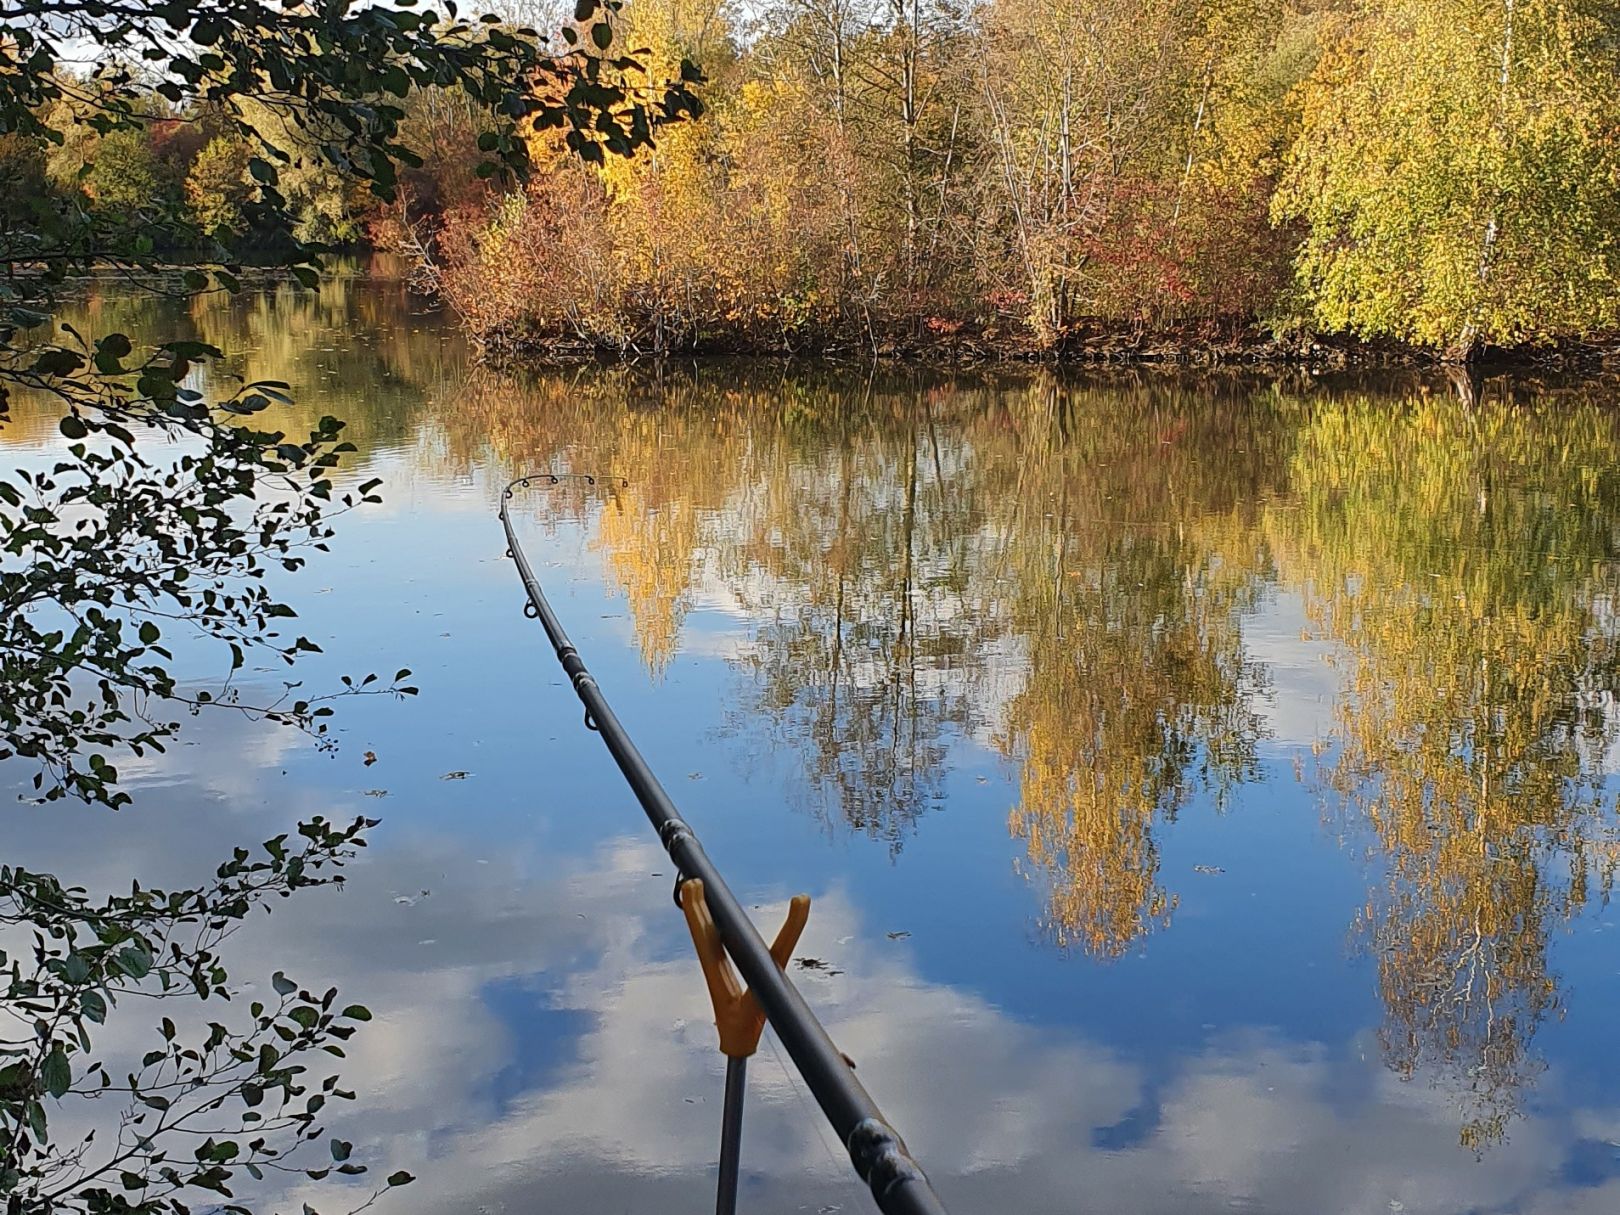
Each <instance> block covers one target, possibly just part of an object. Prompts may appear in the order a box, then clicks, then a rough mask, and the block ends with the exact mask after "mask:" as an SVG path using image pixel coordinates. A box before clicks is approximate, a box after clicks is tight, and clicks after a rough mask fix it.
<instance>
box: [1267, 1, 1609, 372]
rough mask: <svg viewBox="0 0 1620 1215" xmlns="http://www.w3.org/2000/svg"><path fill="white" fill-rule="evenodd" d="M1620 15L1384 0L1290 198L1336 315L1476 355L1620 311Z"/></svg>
mask: <svg viewBox="0 0 1620 1215" xmlns="http://www.w3.org/2000/svg"><path fill="white" fill-rule="evenodd" d="M1616 35H1617V27H1616V23H1615V15H1614V7H1613V5H1610V4H1601V3H1592V2H1584V0H1583V2H1575V3H1570V2H1567V0H1466V2H1464V3H1446V4H1438V3H1434V2H1433V0H1381V2H1380V3H1376V4H1373V5H1371V6H1369V9H1368V11H1367V13H1366V16H1365V17H1364V18H1363V19H1362V20H1361V21H1359V22H1357V23H1355V24H1354V25H1352V26H1351V27H1350V28H1349V29H1348V31H1347V33H1346V35H1345V37H1344V39H1343V41H1342V42H1341V44H1340V45H1339V46H1337V47H1336V48H1335V49H1334V51H1333V52H1332V53H1331V54H1330V55H1329V56H1328V57H1326V59H1325V60H1324V61H1323V63H1322V66H1321V68H1320V70H1319V71H1318V73H1317V75H1316V77H1315V79H1314V80H1313V81H1312V84H1311V87H1310V89H1309V90H1308V101H1307V109H1306V119H1305V128H1304V131H1303V133H1302V135H1301V137H1300V139H1299V142H1298V143H1297V144H1296V146H1295V149H1294V153H1293V158H1292V163H1291V165H1290V170H1289V174H1288V178H1287V180H1286V182H1285V184H1284V187H1283V189H1282V191H1281V192H1280V193H1279V195H1278V198H1277V203H1276V210H1277V213H1278V215H1279V216H1280V217H1283V218H1297V219H1300V220H1304V221H1305V222H1307V223H1308V225H1309V232H1308V235H1307V237H1306V239H1305V242H1304V245H1303V247H1302V249H1301V253H1300V258H1299V274H1300V277H1301V280H1302V282H1303V283H1304V284H1305V286H1306V287H1307V288H1308V289H1309V291H1310V293H1311V296H1312V298H1313V300H1314V303H1315V309H1316V315H1317V318H1318V320H1319V322H1320V323H1321V324H1322V325H1324V326H1326V327H1328V328H1332V329H1352V330H1355V331H1357V332H1360V333H1364V334H1369V335H1390V336H1394V337H1398V338H1403V339H1406V340H1410V341H1414V342H1418V343H1421V344H1424V345H1429V346H1436V347H1442V348H1446V349H1449V350H1450V351H1452V352H1453V353H1455V354H1458V355H1467V354H1469V353H1471V352H1472V351H1473V350H1474V349H1476V348H1477V347H1478V346H1479V345H1480V344H1481V343H1493V344H1511V343H1519V342H1540V341H1547V340H1549V339H1552V338H1555V337H1558V336H1561V335H1565V334H1579V333H1584V332H1591V331H1593V330H1601V329H1604V328H1608V327H1612V326H1614V325H1616V324H1620V236H1617V232H1620V147H1617V146H1616V144H1615V141H1614V136H1613V132H1614V130H1615V127H1616V123H1620V93H1617V91H1616V89H1615V87H1614V82H1615V80H1616V79H1617V78H1620V39H1617V36H1616Z"/></svg>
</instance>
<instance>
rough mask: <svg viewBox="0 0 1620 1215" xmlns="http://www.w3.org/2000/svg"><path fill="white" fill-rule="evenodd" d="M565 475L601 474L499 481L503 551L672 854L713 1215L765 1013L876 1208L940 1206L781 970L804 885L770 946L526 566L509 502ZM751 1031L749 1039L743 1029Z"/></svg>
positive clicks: (800, 912) (729, 1192) (733, 1168)
mask: <svg viewBox="0 0 1620 1215" xmlns="http://www.w3.org/2000/svg"><path fill="white" fill-rule="evenodd" d="M565 479H569V480H583V481H584V482H585V483H586V485H587V486H588V487H589V486H595V485H596V483H597V480H596V478H595V477H589V476H585V477H574V476H570V477H566V478H565V476H564V475H563V474H559V473H549V472H548V473H531V474H530V475H528V476H525V477H519V478H517V479H516V480H514V481H512V482H511V483H510V484H509V485H507V487H506V489H505V491H504V492H503V493H502V495H501V505H500V511H499V514H500V520H501V526H502V527H503V528H504V529H505V530H506V555H507V556H508V557H510V558H511V559H512V560H513V562H515V563H516V565H517V570H518V576H519V577H520V578H521V579H522V580H523V589H524V591H525V593H526V594H527V596H528V602H527V603H526V604H525V605H524V608H523V614H524V615H525V616H527V617H529V618H530V619H537V620H539V621H540V623H541V625H542V626H543V627H544V628H545V630H546V637H547V638H548V639H549V640H550V642H551V648H552V649H553V650H554V651H555V652H556V655H557V661H558V662H559V663H561V664H562V669H563V671H564V672H565V673H566V674H567V675H568V678H569V680H570V681H571V682H572V683H573V686H574V692H575V693H576V694H577V695H578V696H579V699H580V702H581V703H582V704H583V705H584V706H585V726H586V728H587V729H589V730H593V731H595V732H596V733H598V734H600V735H601V736H602V741H603V743H605V744H606V745H607V749H608V751H609V752H610V753H611V754H612V756H613V760H614V762H615V763H616V764H617V765H618V767H619V771H620V773H622V774H623V776H624V779H625V781H626V783H627V784H629V786H630V789H631V791H632V792H633V793H634V794H635V795H636V800H637V801H638V802H640V803H641V808H642V810H643V811H645V812H646V815H647V819H648V821H649V822H651V823H652V825H653V829H654V830H656V831H657V832H658V839H659V841H660V842H661V843H662V844H663V845H664V850H665V851H666V852H667V853H668V854H669V857H670V860H672V861H673V862H674V863H675V868H676V873H677V877H676V883H675V897H676V901H677V902H678V903H679V904H680V906H681V908H682V910H683V911H684V912H685V914H686V918H687V923H688V925H689V927H690V928H691V930H692V938H693V941H694V943H695V944H696V945H697V948H698V954H699V958H700V960H701V961H702V963H703V970H704V977H705V978H706V979H707V980H708V984H709V992H710V995H711V997H712V998H713V999H714V1002H715V1021H716V1026H717V1028H718V1029H719V1030H720V1039H721V1050H722V1052H723V1053H725V1055H726V1057H727V1061H726V1110H725V1114H724V1116H723V1127H722V1137H721V1164H720V1190H719V1202H718V1210H719V1211H720V1213H721V1215H729V1212H730V1210H731V1209H733V1208H734V1206H735V1202H736V1178H737V1161H738V1147H739V1142H740V1138H741V1132H742V1093H743V1085H744V1079H745V1073H744V1070H743V1065H745V1064H746V1060H747V1057H748V1055H751V1054H752V1053H753V1045H754V1044H755V1043H757V1042H758V1040H759V1033H760V1030H761V1029H763V1023H764V1022H766V1021H769V1022H770V1025H771V1028H772V1029H774V1030H775V1031H776V1035H777V1037H778V1038H779V1039H780V1040H781V1042H782V1045H783V1047H784V1048H786V1050H787V1053H788V1057H789V1058H791V1059H792V1060H793V1063H794V1065H795V1066H796V1067H797V1068H798V1069H799V1074H800V1075H801V1076H803V1077H804V1081H805V1083H806V1084H807V1085H808V1086H809V1088H810V1092H811V1093H812V1094H813V1095H814V1097H815V1099H816V1103H817V1104H818V1105H820V1106H821V1111H822V1113H824V1114H825V1115H826V1116H827V1121H828V1122H829V1123H831V1124H832V1128H833V1130H834V1131H836V1132H837V1134H838V1138H839V1140H840V1141H841V1142H842V1143H843V1144H844V1147H845V1149H846V1150H847V1151H848V1152H849V1158H850V1162H851V1163H852V1164H853V1165H854V1166H855V1172H856V1173H857V1175H859V1176H860V1178H861V1180H862V1181H864V1182H866V1184H867V1185H868V1186H869V1187H870V1189H871V1191H872V1197H873V1199H874V1200H875V1201H876V1202H877V1206H878V1209H879V1210H880V1211H882V1212H883V1215H945V1207H944V1205H943V1204H942V1203H941V1202H940V1200H939V1197H938V1195H936V1194H935V1193H934V1188H933V1186H932V1185H931V1184H929V1181H928V1178H927V1177H926V1176H925V1175H924V1174H923V1171H922V1168H921V1166H920V1165H918V1163H917V1162H916V1161H915V1160H913V1159H912V1157H911V1154H910V1152H909V1151H907V1149H906V1145H905V1142H904V1141H903V1140H902V1139H901V1138H900V1135H899V1133H898V1132H897V1131H896V1130H895V1129H894V1128H893V1127H892V1126H890V1125H889V1123H888V1121H887V1120H886V1119H885V1118H884V1117H883V1112H882V1111H881V1110H880V1109H878V1107H877V1103H876V1102H875V1101H873V1100H872V1097H871V1095H870V1094H869V1093H867V1091H866V1089H865V1087H864V1086H863V1085H862V1084H861V1082H860V1081H859V1080H857V1079H856V1078H855V1071H854V1067H853V1065H852V1064H851V1063H850V1062H849V1060H848V1059H847V1058H846V1057H845V1056H844V1054H843V1053H842V1052H841V1051H839V1049H838V1048H837V1047H836V1046H834V1045H833V1041H832V1039H831V1038H830V1037H829V1036H828V1035H827V1031H826V1029H825V1028H824V1027H823V1026H822V1024H821V1022H820V1021H819V1020H817V1019H816V1014H815V1013H814V1012H812V1011H811V1010H810V1006H809V1005H808V1004H807V1003H805V1000H804V997H803V996H802V995H800V994H799V990H798V988H796V987H794V986H793V983H792V981H791V980H789V979H788V977H787V975H786V974H785V973H783V971H784V968H785V967H786V965H787V962H788V959H789V957H790V956H791V954H792V950H793V945H794V944H795V943H796V942H797V940H798V935H799V931H800V930H801V929H802V928H803V927H804V920H805V919H806V918H807V917H808V915H809V907H810V901H809V899H808V898H806V897H805V896H803V895H800V896H798V898H796V899H795V900H794V901H793V904H792V907H791V908H790V911H789V918H788V923H787V925H786V926H785V927H784V928H783V930H782V932H781V933H779V934H778V936H777V938H776V942H775V945H774V946H767V945H766V944H765V941H764V938H762V937H761V936H760V935H759V930H758V929H756V928H755V927H754V924H753V921H751V920H750V919H749V918H748V915H747V913H746V912H745V911H744V910H743V908H742V904H740V903H739V902H738V901H737V897H736V896H735V895H734V894H732V892H731V887H729V886H728V885H726V881H725V879H724V878H723V877H721V876H720V871H719V870H718V869H716V868H715V865H714V862H713V861H711V860H710V859H709V855H708V853H706V852H705V851H704V850H703V845H702V844H701V843H700V842H699V841H698V838H697V835H696V834H695V833H694V832H693V831H692V828H691V827H690V826H689V825H688V824H687V823H686V821H685V820H684V819H682V818H681V816H680V813H679V811H677V810H676V808H675V803H674V802H673V801H672V800H671V799H670V796H669V794H668V793H667V792H666V791H665V789H664V786H663V785H662V784H661V783H660V782H659V780H658V778H657V777H656V776H655V775H654V774H653V771H652V769H651V768H650V767H649V766H648V765H647V761H646V760H645V759H644V758H643V757H642V754H641V752H640V750H638V749H637V747H636V744H635V743H634V742H633V741H632V740H631V738H630V735H629V734H628V733H627V732H626V731H625V728H624V726H623V725H622V724H621V723H620V721H619V719H618V717H617V715H615V713H614V712H613V708H612V706H611V705H609V704H608V701H607V697H606V696H604V695H603V694H602V689H601V688H600V687H599V686H598V685H597V682H596V678H595V677H594V676H593V675H592V674H591V673H590V671H589V670H588V669H587V668H586V666H585V662H584V660H583V659H582V658H581V657H580V655H579V651H578V650H577V649H575V648H574V644H573V642H571V641H570V640H569V639H568V634H567V632H565V631H564V629H563V626H562V622H561V621H560V620H559V619H558V618H557V614H556V612H555V611H553V610H552V607H551V604H550V602H549V601H548V600H547V599H546V595H545V592H544V591H543V590H541V589H540V582H539V579H537V578H536V577H535V576H534V570H533V568H532V567H531V566H530V565H529V560H528V558H527V557H526V556H525V555H524V552H523V547H522V545H520V544H519V543H518V539H517V533H516V532H515V531H514V530H513V528H512V516H511V514H510V512H509V511H508V510H507V507H508V504H509V503H510V502H511V500H512V496H513V495H514V494H515V493H516V492H517V491H518V490H520V489H529V488H531V487H533V486H536V485H538V486H541V487H546V488H549V487H552V486H556V485H558V484H560V483H561V482H562V481H563V480H565ZM728 955H729V957H730V959H731V961H732V962H734V963H735V964H736V967H737V970H738V971H740V972H741V973H742V977H743V979H744V980H746V981H747V983H748V989H747V991H746V992H745V991H743V990H742V988H741V986H740V985H739V984H738V983H737V981H736V976H735V975H734V974H732V973H731V971H730V967H729V966H727V965H726V964H725V963H726V957H727V956H728ZM750 1033H751V1034H752V1041H749V1040H748V1039H749V1034H750ZM745 1048H746V1049H745Z"/></svg>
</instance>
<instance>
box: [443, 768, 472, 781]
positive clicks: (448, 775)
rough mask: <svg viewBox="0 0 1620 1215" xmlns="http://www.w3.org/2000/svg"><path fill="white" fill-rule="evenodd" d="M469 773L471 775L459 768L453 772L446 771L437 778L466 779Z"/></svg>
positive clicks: (469, 773) (469, 774)
mask: <svg viewBox="0 0 1620 1215" xmlns="http://www.w3.org/2000/svg"><path fill="white" fill-rule="evenodd" d="M471 775H472V773H471V772H462V771H461V770H459V769H457V770H456V771H454V772H446V773H445V774H444V775H443V776H441V777H439V779H440V780H466V779H467V778H468V777H469V776H471Z"/></svg>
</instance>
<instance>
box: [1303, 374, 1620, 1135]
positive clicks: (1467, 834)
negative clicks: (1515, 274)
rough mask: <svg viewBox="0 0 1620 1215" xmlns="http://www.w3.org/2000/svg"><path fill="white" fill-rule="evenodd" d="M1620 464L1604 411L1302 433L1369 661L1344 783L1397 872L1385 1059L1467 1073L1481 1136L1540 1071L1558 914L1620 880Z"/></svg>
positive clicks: (1322, 575)
mask: <svg viewBox="0 0 1620 1215" xmlns="http://www.w3.org/2000/svg"><path fill="white" fill-rule="evenodd" d="M1617 457H1620V435H1617V434H1616V430H1615V427H1614V424H1613V422H1612V420H1610V419H1608V418H1606V417H1604V416H1603V415H1602V414H1600V413H1599V412H1598V411H1596V410H1593V409H1589V408H1587V409H1572V410H1555V409H1545V410H1532V409H1523V408H1518V409H1516V408H1512V407H1508V406H1501V405H1489V406H1484V407H1477V408H1467V407H1465V406H1463V405H1461V404H1458V403H1457V402H1455V401H1451V400H1448V399H1445V398H1430V399H1425V400H1420V401H1417V402H1414V403H1413V404H1412V405H1411V406H1410V407H1409V408H1406V409H1391V408H1390V406H1389V405H1388V404H1387V403H1386V402H1381V401H1380V402H1359V401H1357V402H1350V403H1348V404H1346V405H1344V406H1343V407H1340V408H1333V409H1326V410H1322V411H1320V412H1319V413H1318V414H1317V415H1316V416H1315V417H1314V418H1313V419H1312V422H1311V425H1310V426H1309V427H1308V428H1307V429H1306V430H1305V432H1304V433H1303V434H1302V436H1301V444H1300V451H1299V455H1298V457H1297V460H1296V465H1295V470H1294V472H1295V476H1294V485H1295V486H1296V488H1297V489H1298V491H1299V497H1300V504H1299V509H1298V510H1296V511H1291V512H1286V513H1279V515H1278V516H1277V520H1276V530H1277V533H1278V535H1277V539H1278V550H1279V552H1282V553H1284V554H1286V557H1285V559H1284V563H1283V564H1284V568H1285V570H1292V571H1293V572H1295V573H1296V576H1297V577H1298V578H1299V580H1301V581H1307V580H1308V581H1309V584H1310V587H1311V597H1310V601H1309V606H1310V610H1311V612H1312V614H1313V616H1314V618H1315V619H1316V620H1317V622H1318V623H1319V624H1320V626H1321V627H1322V628H1323V629H1324V630H1325V631H1326V632H1327V634H1328V635H1329V636H1331V637H1333V638H1334V639H1336V640H1338V641H1339V642H1341V643H1342V644H1343V645H1344V646H1345V648H1346V651H1347V654H1348V659H1349V686H1348V689H1347V692H1346V695H1345V697H1344V700H1343V702H1342V704H1341V706H1340V709H1339V720H1340V728H1339V732H1338V733H1339V738H1340V748H1339V752H1338V755H1337V759H1336V762H1335V764H1334V767H1333V768H1332V770H1331V772H1330V774H1329V783H1330V787H1331V788H1332V789H1333V790H1334V792H1335V793H1336V794H1337V795H1338V796H1339V797H1341V798H1343V799H1344V806H1345V810H1346V813H1347V815H1350V816H1351V817H1359V818H1364V820H1365V821H1366V822H1367V823H1368V824H1369V825H1370V827H1371V829H1372V832H1373V836H1374V838H1375V840H1376V841H1377V844H1378V848H1379V851H1380V852H1381V853H1382V855H1383V858H1384V861H1385V865H1386V877H1385V881H1384V884H1383V888H1382V889H1381V890H1380V891H1379V892H1377V894H1376V895H1375V897H1374V898H1373V899H1372V901H1371V902H1370V903H1369V906H1368V908H1367V910H1366V913H1365V915H1364V916H1363V925H1362V926H1363V929H1364V931H1365V933H1366V935H1367V939H1368V941H1369V943H1370V945H1371V946H1372V948H1373V949H1374V951H1375V952H1376V955H1377V958H1378V967H1379V982H1380V987H1381V990H1382V993H1383V996H1384V1000H1385V1004H1386V1007H1387V1009H1388V1020H1387V1022H1386V1025H1385V1028H1384V1045H1385V1050H1386V1053H1387V1055H1388V1058H1389V1060H1390V1063H1391V1065H1392V1066H1394V1067H1395V1068H1396V1069H1397V1070H1398V1071H1400V1072H1401V1073H1402V1074H1403V1075H1411V1074H1414V1073H1415V1072H1417V1071H1418V1070H1419V1069H1420V1068H1424V1067H1438V1068H1440V1069H1441V1070H1442V1071H1444V1072H1447V1073H1450V1074H1453V1075H1455V1076H1458V1077H1459V1078H1460V1082H1461V1084H1462V1086H1463V1087H1464V1088H1465V1089H1466V1090H1467V1091H1468V1092H1469V1094H1470V1097H1469V1102H1468V1117H1467V1122H1466V1124H1465V1126H1464V1129H1463V1140H1464V1142H1465V1143H1467V1144H1470V1145H1473V1146H1476V1147H1478V1146H1483V1145H1484V1144H1487V1143H1489V1142H1492V1141H1494V1140H1495V1139H1498V1138H1500V1137H1501V1135H1502V1134H1503V1133H1504V1132H1505V1129H1506V1126H1507V1123H1508V1121H1509V1119H1510V1118H1511V1117H1512V1115H1513V1113H1514V1111H1515V1109H1516V1108H1517V1100H1518V1090H1519V1089H1520V1088H1521V1087H1522V1086H1523V1085H1524V1084H1525V1083H1526V1082H1527V1080H1528V1079H1530V1077H1531V1076H1533V1074H1534V1072H1535V1070H1536V1069H1537V1066H1538V1065H1537V1063H1536V1061H1535V1059H1534V1057H1533V1055H1532V1054H1531V1053H1530V1050H1529V1040H1530V1037H1531V1035H1532V1034H1533V1033H1534V1032H1535V1029H1536V1026H1537V1025H1538V1024H1539V1023H1540V1021H1541V1020H1542V1019H1543V1018H1544V1017H1545V1016H1546V1015H1547V1014H1548V1013H1549V1012H1551V1011H1553V1010H1555V1009H1556V1008H1557V1007H1558V999H1559V997H1558V987H1557V981H1556V979H1555V978H1554V976H1553V975H1552V974H1551V973H1550V972H1549V971H1548V960H1547V950H1548V940H1549V934H1550V931H1551V928H1552V927H1553V926H1554V925H1555V924H1556V923H1558V922H1559V921H1561V920H1564V919H1566V918H1568V917H1570V916H1572V915H1574V914H1575V913H1576V912H1577V911H1578V910H1579V909H1580V908H1581V907H1582V906H1583V905H1584V903H1585V901H1586V899H1587V896H1588V885H1589V883H1590V881H1591V880H1592V878H1593V877H1594V876H1596V877H1597V878H1598V879H1599V880H1600V881H1602V882H1603V883H1604V884H1605V885H1607V884H1608V882H1609V881H1610V880H1611V878H1612V873H1613V864H1614V858H1615V853H1614V839H1615V837H1614V834H1613V830H1614V828H1613V822H1612V820H1611V818H1610V817H1609V807H1608V805H1607V799H1606V798H1605V796H1604V794H1603V791H1602V783H1603V776H1602V764H1603V756H1604V754H1605V752H1606V751H1607V749H1608V748H1609V746H1610V745H1611V744H1612V743H1613V742H1614V740H1615V737H1616V727H1615V725H1614V723H1613V721H1612V715H1611V714H1610V713H1609V712H1608V711H1607V709H1606V707H1605V706H1606V704H1607V702H1608V699H1609V698H1610V697H1612V696H1613V694H1614V692H1615V691H1616V689H1617V688H1620V647H1617V642H1616V638H1615V636H1614V630H1613V625H1612V620H1611V618H1610V611H1611V609H1610V608H1609V607H1608V606H1607V605H1608V604H1609V602H1610V601H1611V599H1610V597H1611V596H1612V594H1613V591H1614V590H1615V568H1614V566H1613V564H1612V560H1611V553H1610V546H1611V540H1610V528H1611V526H1612V524H1611V523H1610V522H1608V521H1610V520H1613V519H1614V518H1615V512H1616V508H1617V507H1620V478H1617V477H1616V474H1615V472H1614V469H1615V468H1616V459H1617Z"/></svg>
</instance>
